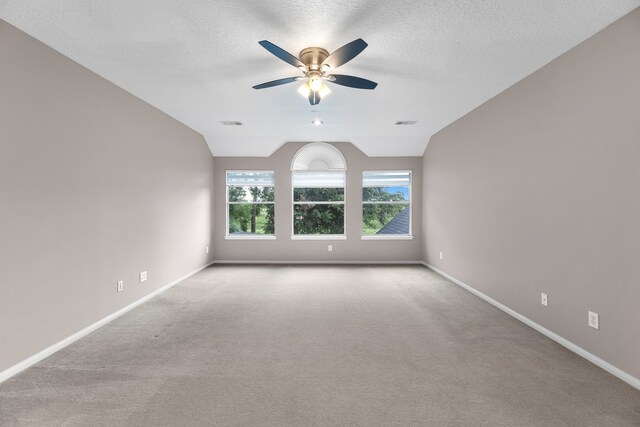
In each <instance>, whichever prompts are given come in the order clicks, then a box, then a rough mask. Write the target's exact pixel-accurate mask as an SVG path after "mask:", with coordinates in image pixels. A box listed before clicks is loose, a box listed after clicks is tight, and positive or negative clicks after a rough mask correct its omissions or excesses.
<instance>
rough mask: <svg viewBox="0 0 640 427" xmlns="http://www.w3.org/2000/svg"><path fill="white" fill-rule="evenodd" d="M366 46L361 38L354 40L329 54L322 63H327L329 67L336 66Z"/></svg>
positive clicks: (345, 61)
mask: <svg viewBox="0 0 640 427" xmlns="http://www.w3.org/2000/svg"><path fill="white" fill-rule="evenodd" d="M367 46H368V45H367V42H365V41H364V40H362V39H357V40H354V41H352V42H351V43H347V44H345V45H344V46H342V47H341V48H340V49H338V50H336V51H335V52H333V53H332V54H331V55H329V56H328V57H327V59H325V60H324V62H323V64H327V65H329V66H330V67H331V68H338V67H339V66H341V65H342V64H346V63H347V62H349V61H351V60H352V59H353V58H355V57H356V56H358V55H359V54H360V52H362V51H363V50H364V48H366V47H367Z"/></svg>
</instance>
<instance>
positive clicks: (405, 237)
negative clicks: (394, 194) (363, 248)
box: [360, 169, 413, 240]
mask: <svg viewBox="0 0 640 427" xmlns="http://www.w3.org/2000/svg"><path fill="white" fill-rule="evenodd" d="M365 172H371V173H377V172H380V173H383V172H386V173H407V172H408V173H409V234H383V235H378V234H361V235H360V239H361V240H413V169H404V170H363V171H362V174H361V178H360V187H361V189H364V188H365V186H364V173H365ZM404 204H407V202H406V201H385V202H365V201H364V200H363V201H362V207H363V208H364V205H404ZM362 210H363V209H361V210H360V211H361V212H362ZM360 233H362V223H361V224H360Z"/></svg>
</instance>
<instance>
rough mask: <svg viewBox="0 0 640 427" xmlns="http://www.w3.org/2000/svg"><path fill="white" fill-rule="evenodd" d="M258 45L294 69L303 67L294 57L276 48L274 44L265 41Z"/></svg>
mask: <svg viewBox="0 0 640 427" xmlns="http://www.w3.org/2000/svg"><path fill="white" fill-rule="evenodd" d="M258 43H259V44H260V46H262V47H263V48H265V49H267V50H268V51H269V52H271V53H272V54H274V55H275V56H277V57H278V58H280V59H282V60H283V61H284V62H288V63H289V64H291V65H293V66H294V67H300V66H302V67H304V64H303V63H302V62H301V61H300V60H299V59H298V58H296V57H295V56H293V55H291V54H290V53H289V52H287V51H286V50H284V49H282V48H280V47H278V46H276V45H275V44H273V43H271V42H269V41H266V40H262V41H261V42H258Z"/></svg>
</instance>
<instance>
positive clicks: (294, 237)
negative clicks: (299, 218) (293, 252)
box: [291, 169, 347, 240]
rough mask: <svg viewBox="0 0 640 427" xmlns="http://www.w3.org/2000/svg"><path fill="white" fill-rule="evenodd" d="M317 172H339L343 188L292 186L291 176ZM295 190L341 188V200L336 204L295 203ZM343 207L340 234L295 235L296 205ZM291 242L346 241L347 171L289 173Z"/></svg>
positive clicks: (296, 171)
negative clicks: (341, 176)
mask: <svg viewBox="0 0 640 427" xmlns="http://www.w3.org/2000/svg"><path fill="white" fill-rule="evenodd" d="M318 172H339V173H342V175H343V182H344V184H343V186H342V187H296V186H294V184H293V176H294V175H295V174H305V173H318ZM296 188H342V191H343V200H342V201H339V202H336V201H333V202H322V201H316V202H296V201H295V189H296ZM339 204H341V205H342V206H343V217H342V222H343V225H342V234H295V225H296V219H295V212H296V205H339ZM291 240H347V171H346V169H341V170H293V171H291Z"/></svg>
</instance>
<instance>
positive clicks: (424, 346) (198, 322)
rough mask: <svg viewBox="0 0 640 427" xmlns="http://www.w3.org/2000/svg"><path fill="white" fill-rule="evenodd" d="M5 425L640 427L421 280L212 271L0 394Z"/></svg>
mask: <svg viewBox="0 0 640 427" xmlns="http://www.w3.org/2000/svg"><path fill="white" fill-rule="evenodd" d="M0 425H2V426H18V425H27V426H48V425H55V426H59V425H60V426H190V425H201V426H206V425H234V426H285V425H286V426H312V425H341V426H376V425H384V426H411V425H428V426H640V391H637V390H635V389H633V388H632V387H631V386H629V385H627V384H625V383H623V382H622V381H620V380H618V379H617V378H615V377H613V376H611V375H609V374H608V373H606V372H604V371H603V370H601V369H600V368H597V367H596V366H594V365H592V364H591V363H589V362H587V361H585V360H584V359H582V358H580V357H579V356H576V355H575V354H573V353H571V352H570V351H568V350H566V349H564V348H563V347H561V346H560V345H558V344H556V343H554V342H553V341H551V340H549V339H547V338H545V337H544V336H542V335H540V334H539V333H537V332H535V331H534V330H532V329H530V328H529V327H527V326H525V325H523V324H521V323H520V322H518V321H517V320H515V319H512V318H511V317H509V316H508V315H506V314H504V313H502V312H501V311H499V310H497V309H496V308H494V307H492V306H490V305H488V304H486V303H484V302H483V301H481V300H479V299H478V298H476V297H474V296H473V295H471V294H469V293H467V292H465V291H464V290H462V289H460V288H458V287H457V286H455V285H453V284H451V283H449V282H448V281H446V280H445V279H443V278H441V277H440V276H438V275H436V274H435V273H433V272H431V271H429V270H427V269H426V268H424V267H419V266H410V267H369V266H366V267H361V266H357V267H353V266H311V267H307V266H250V267H238V266H216V267H212V268H209V269H207V270H205V271H203V272H201V273H199V274H197V275H195V276H193V277H192V278H191V279H189V280H187V281H186V282H184V283H182V284H180V285H178V286H176V287H175V288H173V289H171V290H169V291H167V292H165V293H164V294H162V295H160V296H159V297H156V298H155V299H153V300H152V301H150V302H148V303H147V304H144V305H142V306H140V307H138V308H137V309H135V310H133V311H131V312H129V313H128V314H126V315H125V316H123V317H121V318H119V319H117V320H116V321H114V322H112V323H110V324H109V325H107V326H105V327H103V328H102V329H100V330H98V331H96V332H95V333H93V334H91V335H90V336H88V337H86V338H84V339H82V340H80V341H78V342H77V343H75V344H73V345H71V346H69V347H67V348H66V349H64V350H62V351H60V352H58V353H57V354H55V355H53V356H51V357H49V358H48V359H46V360H44V361H42V362H41V363H39V364H37V365H36V366H34V367H32V368H31V369H29V370H27V371H25V372H23V373H22V374H20V375H18V376H16V377H14V378H12V379H10V380H8V381H6V382H5V383H3V384H0Z"/></svg>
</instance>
